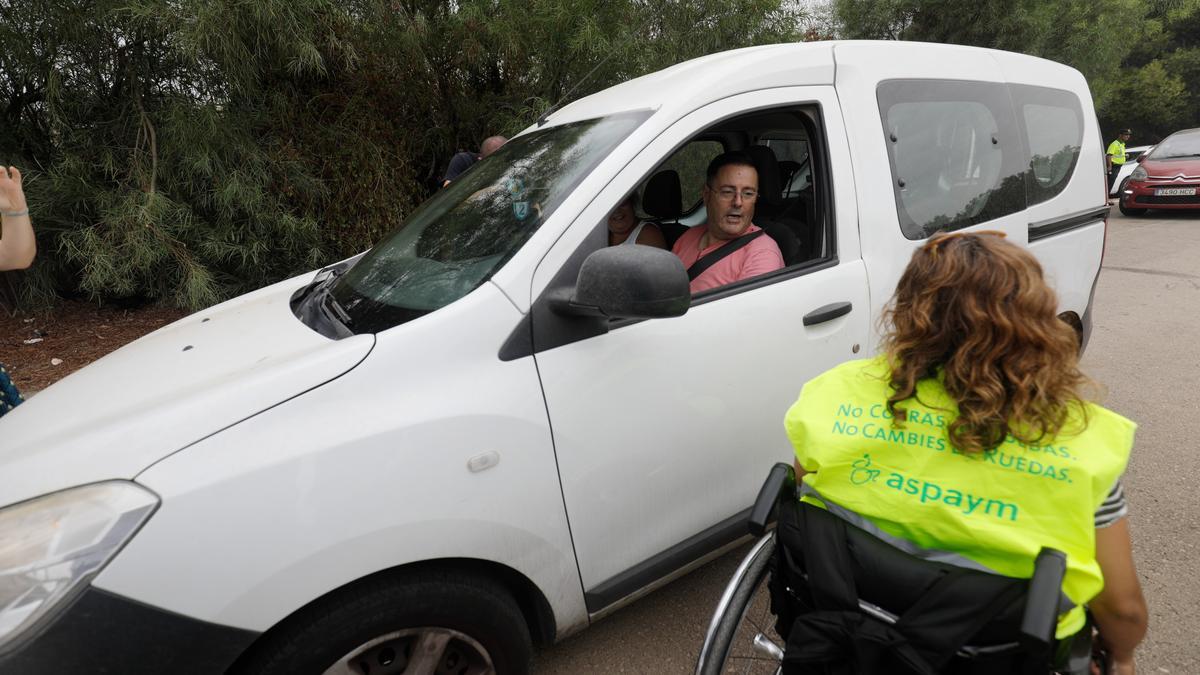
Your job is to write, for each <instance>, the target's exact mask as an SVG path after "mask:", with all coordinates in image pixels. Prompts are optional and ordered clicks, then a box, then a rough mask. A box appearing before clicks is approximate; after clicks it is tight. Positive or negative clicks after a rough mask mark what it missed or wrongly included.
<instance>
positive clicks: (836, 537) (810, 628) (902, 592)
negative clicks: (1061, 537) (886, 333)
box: [696, 463, 1092, 675]
mask: <svg viewBox="0 0 1200 675" xmlns="http://www.w3.org/2000/svg"><path fill="white" fill-rule="evenodd" d="M796 487H797V486H796V480H795V475H794V472H793V470H792V467H791V466H790V465H788V464H782V463H780V464H776V465H775V466H774V467H773V468H772V469H771V472H770V474H769V475H768V477H767V480H766V482H765V483H764V484H763V487H762V489H761V491H760V492H759V495H758V499H757V500H756V501H755V504H754V507H753V509H752V510H751V514H750V518H749V527H750V533H751V534H752V535H753V536H755V537H759V539H758V541H757V543H756V544H755V545H754V546H753V548H752V549H751V550H750V553H749V554H748V555H747V556H746V557H745V559H743V560H742V562H741V564H740V565H739V566H738V568H737V570H736V571H735V572H734V575H733V578H732V579H730V581H729V584H728V585H727V587H726V588H725V591H724V593H723V594H722V596H721V599H720V601H719V602H718V603H717V607H716V610H715V611H714V613H713V617H712V620H711V622H710V625H709V627H708V630H707V632H706V634H705V637H704V643H703V646H702V647H701V651H700V656H699V660H698V662H697V664H696V673H697V675H716V674H717V673H765V674H775V675H779V674H782V675H791V674H793V673H805V674H807V673H813V674H817V673H820V674H829V675H834V674H836V675H843V674H847V675H848V674H851V673H854V674H868V673H872V674H873V673H887V674H889V675H890V674H892V673H920V674H921V675H934V674H942V673H946V674H952V675H958V674H967V673H970V674H972V675H985V674H986V675H991V674H993V673H995V674H999V673H1005V674H1009V673H1021V674H1028V675H1035V674H1036V675H1047V674H1048V673H1058V674H1062V675H1085V674H1086V673H1088V672H1089V670H1088V669H1089V665H1090V663H1091V636H1092V628H1091V625H1090V622H1089V624H1088V625H1087V626H1085V628H1084V629H1083V630H1081V631H1079V633H1077V634H1076V635H1075V636H1073V637H1071V638H1067V639H1064V640H1056V639H1055V628H1056V624H1057V619H1058V615H1059V614H1060V613H1061V612H1062V611H1065V609H1067V608H1069V607H1070V604H1069V603H1070V601H1069V600H1067V599H1066V596H1065V595H1063V594H1062V591H1061V588H1062V580H1063V576H1064V574H1065V572H1066V555H1065V554H1063V553H1062V552H1060V551H1056V550H1053V549H1049V548H1043V549H1042V550H1041V552H1040V553H1039V555H1038V556H1037V560H1036V562H1035V564H1034V574H1033V576H1032V577H1031V578H1029V579H1017V578H1012V577H1006V576H1001V575H998V574H994V573H991V572H987V571H981V570H979V569H970V568H967V567H964V566H959V565H953V564H949V563H947V562H942V561H939V560H934V559H927V558H926V557H917V556H916V555H912V554H910V553H909V552H906V551H904V550H901V549H900V548H897V547H896V546H893V545H892V544H891V543H888V542H886V541H884V540H883V539H881V538H880V537H878V536H876V535H875V534H872V533H870V532H867V531H866V530H863V529H860V528H859V527H856V526H855V525H853V524H851V523H849V522H847V521H846V520H844V519H843V518H841V517H839V516H837V515H835V514H833V513H831V512H830V511H828V510H825V509H822V508H819V507H816V506H813V505H810V504H807V503H804V502H801V501H800V500H799V499H798V498H797V490H796ZM773 520H774V521H775V524H776V527H775V528H774V529H773V530H771V529H770V527H769V525H770V523H771V522H772V521H773Z"/></svg>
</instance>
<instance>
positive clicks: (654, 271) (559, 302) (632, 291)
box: [553, 245, 692, 319]
mask: <svg viewBox="0 0 1200 675" xmlns="http://www.w3.org/2000/svg"><path fill="white" fill-rule="evenodd" d="M691 303H692V292H691V290H690V289H689V288H688V276H687V270H685V269H684V268H683V263H682V262H680V260H679V258H677V257H675V255H674V254H673V253H671V252H670V251H664V250H662V249H660V248H655V247H653V246H638V245H629V246H625V245H621V246H609V247H607V248H602V249H600V250H599V251H596V252H595V253H592V254H591V255H589V256H588V257H587V258H586V259H585V260H584V261H583V265H582V266H581V267H580V269H579V278H578V280H577V281H576V283H575V288H573V289H567V290H565V291H563V292H562V293H561V295H559V297H557V298H556V299H555V300H554V301H553V307H554V309H555V311H558V312H561V313H563V314H569V315H573V316H603V317H608V318H610V319H659V318H667V317H672V316H682V315H683V314H685V313H686V312H687V310H688V307H689V306H690V305H691Z"/></svg>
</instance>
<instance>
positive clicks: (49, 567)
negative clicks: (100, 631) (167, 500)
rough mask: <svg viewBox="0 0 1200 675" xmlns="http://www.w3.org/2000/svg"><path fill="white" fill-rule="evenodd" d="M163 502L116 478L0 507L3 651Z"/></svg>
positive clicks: (95, 569) (0, 642) (98, 567)
mask: <svg viewBox="0 0 1200 675" xmlns="http://www.w3.org/2000/svg"><path fill="white" fill-rule="evenodd" d="M157 506H158V497H157V496H155V495H154V493H152V492H150V491H149V490H146V489H145V488H143V487H141V486H138V485H136V484H134V483H130V482H128V481H112V482H107V483H96V484H94V485H84V486H82V487H77V488H72V489H70V490H63V491H62V492H55V493H53V494H49V495H46V496H44V497H38V498H37V499H31V500H29V501H26V502H21V503H20V504H14V505H12V506H9V507H7V508H4V509H0V650H2V649H3V647H5V646H6V645H7V643H9V642H10V641H12V640H14V639H16V638H17V636H19V635H20V634H21V633H23V632H25V631H26V630H28V629H29V628H30V627H31V626H34V625H35V624H38V623H39V622H40V621H41V620H42V619H45V618H46V617H47V615H48V614H50V612H52V611H53V609H54V608H55V606H57V605H60V604H61V603H62V602H63V601H64V600H66V599H67V598H69V597H71V596H72V595H73V594H74V592H75V591H77V590H79V589H81V588H83V587H84V585H85V583H86V582H87V581H88V580H89V579H91V578H92V577H93V576H95V575H96V573H97V572H99V571H100V570H101V569H103V567H104V565H105V564H107V563H108V561H109V560H111V559H112V557H113V555H114V554H116V552H117V551H119V550H120V549H121V546H123V545H124V544H125V542H127V541H129V538H130V537H132V536H133V534H134V533H135V532H137V530H138V528H139V527H141V525H142V523H144V522H146V519H147V518H148V517H149V516H150V514H151V513H152V512H153V511H154V509H155V507H157Z"/></svg>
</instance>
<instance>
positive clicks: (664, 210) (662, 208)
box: [642, 169, 683, 220]
mask: <svg viewBox="0 0 1200 675" xmlns="http://www.w3.org/2000/svg"><path fill="white" fill-rule="evenodd" d="M642 210H644V211H645V212H646V214H647V215H649V216H651V217H653V218H663V219H668V220H674V219H676V218H679V216H680V215H681V214H682V213H683V193H682V191H681V190H680V188H679V173H678V172H676V171H675V170H674V169H663V170H662V171H659V172H658V173H656V174H654V175H653V176H651V177H650V180H649V181H647V182H646V191H645V193H644V194H643V195H642Z"/></svg>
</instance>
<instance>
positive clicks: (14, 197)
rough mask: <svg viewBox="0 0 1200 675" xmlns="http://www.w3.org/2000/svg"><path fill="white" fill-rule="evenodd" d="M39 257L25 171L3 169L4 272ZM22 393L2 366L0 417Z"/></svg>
mask: <svg viewBox="0 0 1200 675" xmlns="http://www.w3.org/2000/svg"><path fill="white" fill-rule="evenodd" d="M36 254H37V241H36V239H35V238H34V236H33V222H32V221H31V220H30V219H29V205H28V204H26V203H25V191H24V189H23V187H22V185H21V172H20V171H19V170H18V169H17V167H15V166H10V167H8V168H7V169H5V168H3V167H0V272H3V271H7V270H19V269H25V268H26V267H29V265H30V264H32V263H33V257H34V255H36ZM21 401H22V399H21V394H20V393H19V392H18V391H17V388H16V386H15V385H13V383H12V378H10V377H9V375H8V371H7V370H5V368H4V365H3V364H0V417H2V416H3V415H4V414H5V413H7V412H8V411H10V410H12V409H13V408H15V407H16V406H18V405H20V403H21Z"/></svg>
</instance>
